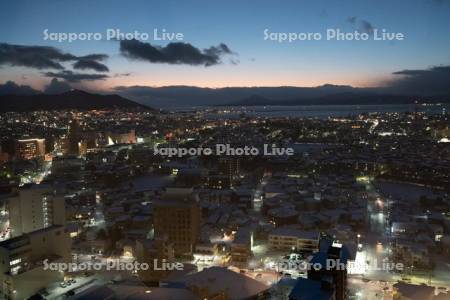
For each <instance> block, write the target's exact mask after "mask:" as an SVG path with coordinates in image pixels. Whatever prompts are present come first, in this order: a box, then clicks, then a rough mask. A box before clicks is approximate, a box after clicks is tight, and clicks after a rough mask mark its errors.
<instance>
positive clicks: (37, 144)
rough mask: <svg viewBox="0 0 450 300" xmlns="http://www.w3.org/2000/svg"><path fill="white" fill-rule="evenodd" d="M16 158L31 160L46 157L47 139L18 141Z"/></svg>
mask: <svg viewBox="0 0 450 300" xmlns="http://www.w3.org/2000/svg"><path fill="white" fill-rule="evenodd" d="M15 148H16V150H15V154H16V158H17V159H23V160H29V159H34V158H40V157H44V155H45V139H24V140H17V141H16V147H15Z"/></svg>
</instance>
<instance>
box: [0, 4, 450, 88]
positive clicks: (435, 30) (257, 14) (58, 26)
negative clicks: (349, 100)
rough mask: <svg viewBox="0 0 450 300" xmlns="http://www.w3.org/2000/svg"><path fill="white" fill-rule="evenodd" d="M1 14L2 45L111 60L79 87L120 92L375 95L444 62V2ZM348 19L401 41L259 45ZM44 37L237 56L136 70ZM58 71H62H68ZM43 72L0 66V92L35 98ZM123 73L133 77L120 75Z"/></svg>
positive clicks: (89, 45)
mask: <svg viewBox="0 0 450 300" xmlns="http://www.w3.org/2000/svg"><path fill="white" fill-rule="evenodd" d="M1 6H2V7H1V10H0V25H1V26H0V43H7V44H15V45H27V46H31V45H39V46H52V47H56V48H58V49H61V50H62V51H64V52H69V53H71V54H74V55H77V56H81V55H88V54H92V53H105V54H107V55H109V58H108V59H107V60H106V61H105V62H104V63H105V64H106V65H107V66H108V67H109V69H110V72H109V73H108V76H109V78H108V79H106V80H96V81H90V82H81V83H78V85H84V86H87V87H88V88H91V89H99V90H100V89H101V90H104V89H109V88H112V87H114V86H119V85H120V86H131V85H146V86H164V85H194V86H201V87H224V86H281V85H290V86H317V85H321V84H325V83H332V84H348V85H353V86H377V85H380V84H382V83H384V82H385V81H386V80H389V79H390V78H391V77H392V75H391V74H392V72H395V71H399V70H404V69H427V68H429V67H432V66H439V65H448V64H449V63H450V51H449V49H450V35H449V32H448V31H449V28H450V1H448V0H396V1H392V0H377V1H375V0H329V1H325V0H318V1H311V0H310V1H304V0H293V1H273V0H272V1H242V0H240V1H226V2H224V1H221V2H219V1H211V0H208V1H148V0H147V1H144V0H143V1H111V0H105V1H87V0H83V1H46V0H42V1H9V2H8V3H7V2H6V1H3V2H2V5H1ZM351 17H356V18H357V20H365V21H367V22H369V23H370V24H372V26H374V27H375V28H379V29H381V28H385V29H387V30H388V31H394V32H402V33H403V34H405V36H406V39H405V40H404V41H395V42H388V41H340V42H339V41H326V40H323V41H296V42H293V43H282V44H279V43H277V42H274V41H264V40H263V37H264V35H263V30H264V29H265V28H268V29H269V30H270V31H272V32H321V33H324V32H325V31H326V29H327V28H340V29H341V30H342V31H354V30H355V25H352V24H351V22H349V21H348V19H349V18H351ZM46 28H48V29H49V31H50V32H102V33H104V32H105V30H106V29H107V28H118V29H120V30H121V31H124V32H126V31H134V30H138V31H141V32H149V33H151V32H152V31H153V29H154V28H158V29H162V28H165V29H166V30H167V31H172V32H182V33H183V34H184V42H188V43H190V44H192V45H193V46H194V47H197V48H199V49H206V48H209V47H211V46H216V45H219V44H220V43H224V44H226V45H227V46H228V47H229V48H230V49H231V51H233V52H235V53H236V54H235V55H226V56H224V57H223V58H222V61H223V63H221V64H218V65H213V66H209V67H205V66H202V65H196V66H192V65H182V64H162V63H151V62H148V61H136V60H130V59H128V58H126V57H124V56H123V55H121V54H120V51H119V47H120V45H119V43H118V42H112V41H76V42H72V43H68V42H63V43H58V42H56V41H44V40H43V30H44V29H46ZM146 42H149V43H151V44H152V45H160V46H166V45H167V44H168V42H159V41H156V42H155V41H153V40H149V41H146ZM0 55H1V54H0ZM231 60H234V61H235V62H236V61H238V63H237V64H236V63H234V64H233V63H232V62H231ZM66 65H67V66H68V69H70V64H66ZM47 71H52V70H37V69H31V68H27V67H18V66H9V65H0V83H3V82H5V81H7V80H12V81H15V82H16V83H20V84H25V85H31V86H33V87H34V88H39V89H41V88H42V87H43V86H45V85H46V84H48V83H49V82H50V80H51V78H48V77H44V76H42V72H47ZM53 71H54V70H53ZM86 73H92V72H91V71H86ZM124 73H131V74H129V75H128V76H123V75H122V74H124ZM76 85H77V84H75V86H76Z"/></svg>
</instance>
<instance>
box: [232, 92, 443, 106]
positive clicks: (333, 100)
mask: <svg viewBox="0 0 450 300" xmlns="http://www.w3.org/2000/svg"><path fill="white" fill-rule="evenodd" d="M449 100H450V96H429V97H418V96H405V95H390V94H375V93H373V94H371V93H361V94H360V93H353V92H348V93H339V94H331V95H325V96H321V97H317V98H294V99H278V100H274V99H268V98H265V97H261V96H258V95H252V96H250V97H248V98H245V99H242V100H240V101H237V102H232V103H229V104H228V106H256V105H386V104H413V103H415V102H416V101H417V102H419V103H423V102H426V103H446V102H450V101H449Z"/></svg>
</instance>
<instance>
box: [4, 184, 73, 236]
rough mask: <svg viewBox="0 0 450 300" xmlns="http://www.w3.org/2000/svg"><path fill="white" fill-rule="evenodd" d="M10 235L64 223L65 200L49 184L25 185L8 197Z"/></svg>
mask: <svg viewBox="0 0 450 300" xmlns="http://www.w3.org/2000/svg"><path fill="white" fill-rule="evenodd" d="M8 209H9V222H10V227H11V236H13V237H15V236H19V235H21V234H23V233H28V232H31V231H35V230H38V229H42V228H46V227H49V226H51V225H65V223H66V213H65V202H64V197H63V196H62V195H58V194H57V193H56V192H55V190H54V189H53V187H52V186H51V185H49V184H35V185H25V186H24V187H22V188H20V189H18V190H17V191H16V192H15V193H13V195H12V196H11V197H9V198H8Z"/></svg>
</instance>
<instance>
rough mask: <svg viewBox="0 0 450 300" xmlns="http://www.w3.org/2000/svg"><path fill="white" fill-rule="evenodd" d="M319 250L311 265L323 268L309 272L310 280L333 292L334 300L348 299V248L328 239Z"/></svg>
mask: <svg viewBox="0 0 450 300" xmlns="http://www.w3.org/2000/svg"><path fill="white" fill-rule="evenodd" d="M319 248H320V250H319V252H316V253H314V255H313V257H312V259H311V261H310V263H311V265H314V264H316V265H320V266H321V268H317V269H315V268H311V270H308V279H310V280H315V281H319V282H321V283H322V288H327V289H328V290H329V291H332V294H333V295H334V298H333V299H336V300H344V299H347V261H348V258H349V252H348V248H347V247H346V246H344V245H342V244H340V243H336V242H332V241H329V240H326V239H322V240H321V244H320V245H319Z"/></svg>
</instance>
